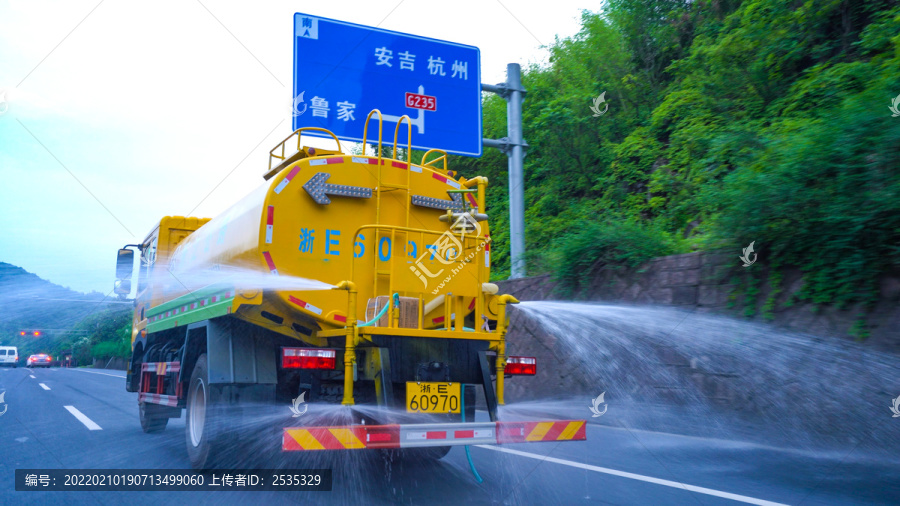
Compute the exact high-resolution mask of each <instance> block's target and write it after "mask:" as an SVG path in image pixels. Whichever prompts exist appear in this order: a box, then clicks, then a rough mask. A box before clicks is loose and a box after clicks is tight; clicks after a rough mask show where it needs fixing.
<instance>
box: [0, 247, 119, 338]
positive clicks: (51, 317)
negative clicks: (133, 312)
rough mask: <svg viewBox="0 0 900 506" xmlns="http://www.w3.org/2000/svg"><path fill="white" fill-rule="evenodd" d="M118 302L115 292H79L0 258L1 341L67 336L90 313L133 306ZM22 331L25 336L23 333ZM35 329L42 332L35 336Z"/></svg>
mask: <svg viewBox="0 0 900 506" xmlns="http://www.w3.org/2000/svg"><path fill="white" fill-rule="evenodd" d="M115 302H116V300H115V299H114V298H113V297H112V296H110V297H105V296H104V294H102V293H99V292H92V293H88V294H85V293H81V292H76V291H74V290H70V289H68V288H65V287H62V286H59V285H57V284H55V283H51V282H50V281H47V280H45V279H41V278H40V277H38V276H36V275H35V274H32V273H30V272H28V271H26V270H25V269H22V268H21V267H17V266H15V265H11V264H8V263H4V262H0V344H3V345H13V346H20V347H21V346H22V345H26V346H27V347H28V348H32V347H33V346H31V345H32V344H34V345H39V344H40V343H41V342H42V343H44V344H47V345H49V344H50V343H51V342H53V341H56V340H58V339H60V338H62V337H65V336H66V333H67V332H66V331H68V330H71V329H72V327H73V326H74V325H75V324H77V323H78V322H79V321H81V320H83V319H84V318H85V317H87V316H88V315H91V314H94V313H97V312H99V311H103V310H105V309H107V308H110V307H115V308H121V309H123V310H124V309H125V308H129V307H130V306H129V305H127V304H116V303H115ZM22 331H25V332H26V333H27V334H26V336H21V335H20V332H22ZM34 331H38V332H40V333H41V335H40V336H37V337H35V336H34V335H33V332H34ZM21 351H22V350H20V353H21Z"/></svg>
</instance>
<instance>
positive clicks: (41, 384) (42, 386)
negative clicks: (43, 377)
mask: <svg viewBox="0 0 900 506" xmlns="http://www.w3.org/2000/svg"><path fill="white" fill-rule="evenodd" d="M38 385H40V386H41V388H43V389H44V390H50V387H48V386H47V385H45V384H43V383H38Z"/></svg>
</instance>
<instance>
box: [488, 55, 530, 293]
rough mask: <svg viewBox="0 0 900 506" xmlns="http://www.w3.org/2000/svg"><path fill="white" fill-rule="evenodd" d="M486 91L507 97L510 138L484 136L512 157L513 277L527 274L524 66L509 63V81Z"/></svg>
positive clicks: (510, 173)
mask: <svg viewBox="0 0 900 506" xmlns="http://www.w3.org/2000/svg"><path fill="white" fill-rule="evenodd" d="M481 89H482V90H483V91H488V92H491V93H496V94H497V95H500V96H501V97H503V98H504V99H505V100H506V130H507V137H504V138H502V139H483V141H482V142H483V143H484V146H485V147H489V148H497V149H499V150H500V151H502V152H503V153H505V154H506V156H507V158H508V159H509V257H510V273H509V277H510V279H514V278H521V277H524V276H525V177H524V175H523V174H522V162H523V160H524V158H525V149H526V148H527V147H528V144H526V143H525V139H524V138H523V136H522V101H523V100H524V98H525V89H524V88H523V87H522V69H521V68H520V67H519V64H518V63H510V64H508V65H507V66H506V82H505V83H500V84H496V85H493V84H483V83H482V85H481Z"/></svg>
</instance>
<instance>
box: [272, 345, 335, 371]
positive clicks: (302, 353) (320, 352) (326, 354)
mask: <svg viewBox="0 0 900 506" xmlns="http://www.w3.org/2000/svg"><path fill="white" fill-rule="evenodd" d="M335 357H337V352H336V351H335V350H327V349H319V348H282V349H281V367H283V368H285V369H334V365H335Z"/></svg>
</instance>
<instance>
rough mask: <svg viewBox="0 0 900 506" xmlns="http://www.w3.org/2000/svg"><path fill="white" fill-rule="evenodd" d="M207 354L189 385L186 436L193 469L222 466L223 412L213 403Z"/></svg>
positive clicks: (193, 374) (201, 359) (199, 362)
mask: <svg viewBox="0 0 900 506" xmlns="http://www.w3.org/2000/svg"><path fill="white" fill-rule="evenodd" d="M210 393H211V390H210V383H209V368H208V366H207V361H206V354H205V353H204V354H203V355H200V357H198V358H197V363H196V364H195V365H194V371H193V373H191V381H190V383H189V384H188V391H187V406H186V408H187V409H185V413H186V415H185V424H184V436H185V442H186V443H187V452H188V457H189V458H190V460H191V466H192V467H193V468H194V469H214V468H215V467H216V466H217V465H221V461H222V454H223V453H224V450H225V441H224V437H223V436H224V434H223V432H224V431H223V429H224V427H223V425H222V413H221V411H220V410H219V409H217V407H216V406H215V404H214V402H212V400H211V395H210Z"/></svg>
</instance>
